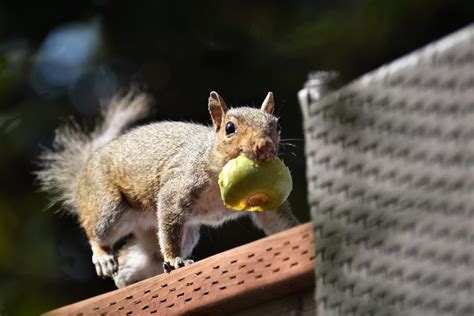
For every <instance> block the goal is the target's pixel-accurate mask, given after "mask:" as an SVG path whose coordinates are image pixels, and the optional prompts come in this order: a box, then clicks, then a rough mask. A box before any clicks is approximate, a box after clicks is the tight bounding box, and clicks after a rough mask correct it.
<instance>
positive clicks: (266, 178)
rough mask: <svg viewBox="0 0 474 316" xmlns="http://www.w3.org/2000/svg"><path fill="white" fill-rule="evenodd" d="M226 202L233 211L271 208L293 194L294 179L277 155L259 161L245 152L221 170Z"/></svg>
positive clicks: (222, 195) (220, 183)
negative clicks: (244, 154) (247, 155)
mask: <svg viewBox="0 0 474 316" xmlns="http://www.w3.org/2000/svg"><path fill="white" fill-rule="evenodd" d="M219 187H220V192H221V198H222V201H223V202H224V205H225V206H226V207H227V208H229V209H231V210H234V211H269V210H275V209H276V208H278V207H279V206H280V205H281V204H282V203H283V202H284V201H285V200H286V199H287V198H288V196H289V195H290V192H291V190H292V189H293V181H292V179H291V173H290V170H289V169H288V167H286V166H285V164H284V163H283V162H282V161H281V160H280V159H279V158H277V157H275V158H272V159H270V160H267V161H265V162H262V163H260V162H257V161H254V160H252V159H250V158H248V157H246V156H239V157H237V158H235V159H232V160H230V161H229V162H227V164H226V165H225V166H224V168H223V169H222V171H221V172H220V174H219Z"/></svg>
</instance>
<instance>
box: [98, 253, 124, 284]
mask: <svg viewBox="0 0 474 316" xmlns="http://www.w3.org/2000/svg"><path fill="white" fill-rule="evenodd" d="M92 263H93V264H94V265H95V272H96V273H97V275H98V276H99V277H101V278H105V277H111V276H112V275H113V274H114V273H115V272H117V269H118V265H117V260H116V258H115V256H114V255H113V254H110V253H104V254H100V255H97V254H93V255H92Z"/></svg>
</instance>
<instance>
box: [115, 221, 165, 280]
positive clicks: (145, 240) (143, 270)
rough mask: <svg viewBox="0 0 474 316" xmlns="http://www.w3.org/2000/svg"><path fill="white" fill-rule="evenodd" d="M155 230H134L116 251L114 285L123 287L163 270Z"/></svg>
mask: <svg viewBox="0 0 474 316" xmlns="http://www.w3.org/2000/svg"><path fill="white" fill-rule="evenodd" d="M157 237H158V236H157V233H156V230H151V229H150V230H145V231H143V230H136V231H135V232H134V234H133V236H132V237H131V238H130V239H128V240H127V242H126V243H125V244H124V245H123V246H122V247H121V248H120V249H118V251H117V261H118V270H117V272H116V273H115V274H114V275H113V279H114V282H115V285H116V286H117V287H119V288H120V287H124V286H127V285H130V284H133V283H135V282H139V281H141V280H144V279H146V278H150V277H152V276H155V275H157V274H160V273H162V272H163V268H162V264H163V257H162V256H161V252H160V247H159V245H158V238H157Z"/></svg>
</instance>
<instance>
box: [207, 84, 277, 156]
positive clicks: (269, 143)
mask: <svg viewBox="0 0 474 316" xmlns="http://www.w3.org/2000/svg"><path fill="white" fill-rule="evenodd" d="M273 108H274V103H273V94H272V93H271V92H269V93H268V94H267V97H266V98H265V100H264V101H263V103H262V106H261V107H260V109H254V108H249V107H239V108H231V109H229V108H228V107H227V105H226V104H225V102H224V99H222V97H221V96H220V95H219V94H217V92H214V91H213V92H211V94H210V96H209V112H210V114H211V118H212V125H213V127H214V131H215V132H216V134H217V137H216V144H215V146H216V147H215V149H216V153H215V154H216V155H219V156H220V157H219V158H220V160H221V162H223V163H225V162H227V161H229V160H230V159H233V158H236V157H237V156H239V155H241V154H244V155H246V156H248V157H249V158H251V159H256V160H258V161H266V160H268V159H271V158H273V157H275V156H276V155H277V153H278V148H279V144H280V132H281V130H280V126H279V124H278V118H277V117H275V116H274V115H273V114H272V113H273Z"/></svg>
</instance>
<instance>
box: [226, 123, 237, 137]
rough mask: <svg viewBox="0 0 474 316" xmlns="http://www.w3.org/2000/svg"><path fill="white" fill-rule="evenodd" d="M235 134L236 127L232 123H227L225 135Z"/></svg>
mask: <svg viewBox="0 0 474 316" xmlns="http://www.w3.org/2000/svg"><path fill="white" fill-rule="evenodd" d="M234 133H235V125H234V123H232V122H227V124H226V125H225V134H226V135H232V134H234Z"/></svg>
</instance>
